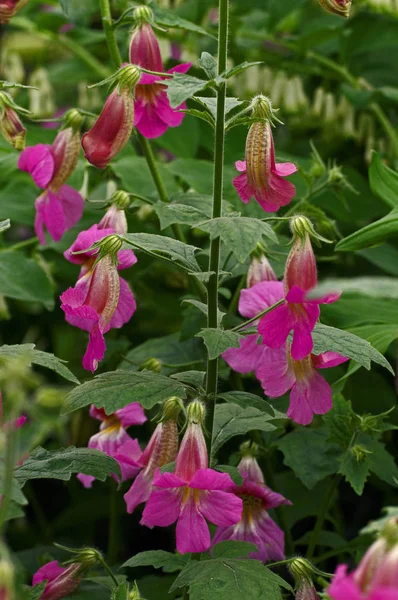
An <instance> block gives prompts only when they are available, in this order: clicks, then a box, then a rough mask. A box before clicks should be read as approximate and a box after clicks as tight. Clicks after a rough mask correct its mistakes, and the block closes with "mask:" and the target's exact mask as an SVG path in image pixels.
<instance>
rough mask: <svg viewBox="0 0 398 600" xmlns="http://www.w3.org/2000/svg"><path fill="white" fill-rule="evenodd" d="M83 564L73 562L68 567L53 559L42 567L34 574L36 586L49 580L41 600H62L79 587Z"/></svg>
mask: <svg viewBox="0 0 398 600" xmlns="http://www.w3.org/2000/svg"><path fill="white" fill-rule="evenodd" d="M81 568H82V567H81V565H80V564H78V563H72V564H71V565H69V566H68V567H66V568H65V567H61V566H60V565H59V564H58V562H57V561H52V562H49V563H47V564H46V565H44V566H43V567H41V568H40V569H39V570H38V571H37V572H36V573H35V574H34V576H33V581H32V585H33V586H36V585H38V584H39V583H41V582H42V581H46V580H47V585H46V587H45V588H44V592H43V593H42V595H41V596H40V600H61V598H65V597H66V596H69V594H72V592H74V591H75V589H76V588H77V587H78V585H79V583H80V581H81V579H82V575H81Z"/></svg>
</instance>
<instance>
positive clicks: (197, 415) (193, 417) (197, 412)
mask: <svg viewBox="0 0 398 600" xmlns="http://www.w3.org/2000/svg"><path fill="white" fill-rule="evenodd" d="M205 414H206V409H205V405H204V404H203V402H200V401H199V400H194V401H193V402H191V403H190V404H189V405H188V408H187V418H188V423H198V424H199V425H203V424H204V422H205Z"/></svg>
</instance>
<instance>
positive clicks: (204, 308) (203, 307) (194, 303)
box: [182, 298, 226, 326]
mask: <svg viewBox="0 0 398 600" xmlns="http://www.w3.org/2000/svg"><path fill="white" fill-rule="evenodd" d="M182 304H190V305H191V306H194V307H195V308H197V309H199V310H200V312H201V313H203V314H204V315H206V317H207V313H208V309H207V304H205V303H204V302H200V301H199V300H195V299H194V298H186V299H185V300H183V301H182ZM225 314H226V313H225V312H222V310H220V309H219V308H217V323H218V326H220V325H221V323H222V320H223V317H225Z"/></svg>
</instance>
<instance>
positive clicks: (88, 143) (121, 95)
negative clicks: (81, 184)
mask: <svg viewBox="0 0 398 600" xmlns="http://www.w3.org/2000/svg"><path fill="white" fill-rule="evenodd" d="M133 122H134V97H133V95H132V93H131V91H130V88H129V87H128V86H121V87H116V88H115V89H114V90H113V92H112V93H111V95H110V96H108V99H107V101H106V102H105V105H104V108H103V109H102V112H101V114H100V116H99V117H98V119H97V121H96V122H95V124H94V126H93V127H92V129H90V131H88V132H87V133H85V134H84V135H83V138H82V146H83V150H84V155H85V157H86V158H87V160H88V161H89V162H90V163H91V164H92V165H94V166H95V167H98V168H99V169H105V167H106V166H107V164H108V163H109V162H110V161H111V160H112V159H113V158H114V157H115V156H116V154H118V152H120V151H121V150H122V149H123V148H124V146H125V145H126V144H127V142H128V140H129V137H130V135H131V132H132V129H133Z"/></svg>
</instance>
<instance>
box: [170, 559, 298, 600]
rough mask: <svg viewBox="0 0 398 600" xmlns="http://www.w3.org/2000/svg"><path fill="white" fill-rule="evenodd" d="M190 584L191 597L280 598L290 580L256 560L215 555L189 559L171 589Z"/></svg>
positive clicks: (220, 599) (200, 599)
mask: <svg viewBox="0 0 398 600" xmlns="http://www.w3.org/2000/svg"><path fill="white" fill-rule="evenodd" d="M185 586H189V597H190V600H214V599H215V598H217V600H242V598H243V597H244V598H245V600H259V598H261V600H281V598H282V595H281V590H280V588H281V587H284V588H286V589H289V590H291V587H290V586H289V584H287V583H286V582H285V581H284V580H283V579H281V578H280V577H278V576H277V575H275V573H273V572H272V571H270V570H269V569H267V567H265V566H264V565H262V564H261V562H260V561H258V560H250V559H243V560H239V559H233V558H224V557H221V558H216V559H212V560H205V561H200V562H198V561H191V562H190V563H188V565H187V566H186V567H185V569H184V570H183V571H182V573H180V575H179V576H178V577H177V579H176V581H175V582H174V584H173V585H172V587H171V589H170V591H171V592H172V591H174V590H175V589H178V588H182V587H185Z"/></svg>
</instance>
